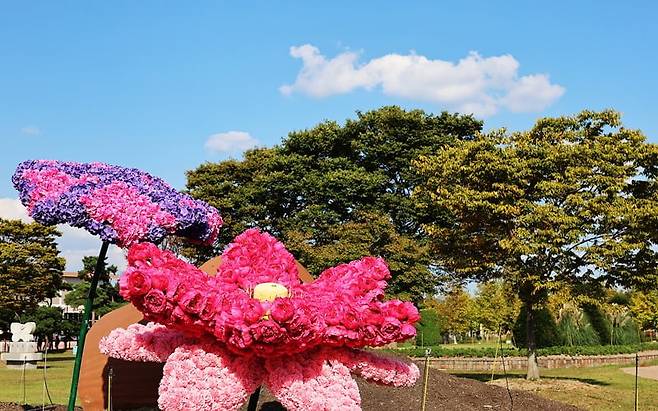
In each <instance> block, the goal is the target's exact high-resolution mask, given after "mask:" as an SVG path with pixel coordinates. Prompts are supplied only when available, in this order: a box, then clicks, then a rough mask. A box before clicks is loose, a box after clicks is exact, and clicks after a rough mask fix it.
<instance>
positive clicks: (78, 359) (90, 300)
mask: <svg viewBox="0 0 658 411" xmlns="http://www.w3.org/2000/svg"><path fill="white" fill-rule="evenodd" d="M109 245H110V243H108V242H107V241H103V245H102V246H101V250H100V252H99V253H98V260H97V261H96V268H95V269H94V276H93V277H92V278H91V284H90V285H89V294H87V300H86V301H85V311H84V314H83V317H82V324H81V325H80V335H79V336H78V344H77V348H76V352H75V365H74V366H73V376H72V377H71V393H70V394H69V406H68V411H73V410H74V409H75V400H76V399H77V397H78V380H79V379H80V366H81V365H82V352H83V351H84V348H85V338H86V337H87V331H89V322H90V321H91V312H92V310H93V308H94V298H96V287H98V279H99V278H100V276H101V274H102V273H103V271H104V268H105V256H106V255H107V248H108V246H109Z"/></svg>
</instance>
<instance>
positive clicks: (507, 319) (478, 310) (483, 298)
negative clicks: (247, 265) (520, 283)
mask: <svg viewBox="0 0 658 411" xmlns="http://www.w3.org/2000/svg"><path fill="white" fill-rule="evenodd" d="M519 310H520V302H519V299H518V297H517V296H516V294H515V293H514V291H513V290H512V289H511V288H510V287H509V286H508V284H505V283H504V282H502V281H487V282H484V283H480V284H478V286H477V292H476V294H475V301H474V302H473V311H474V315H475V318H476V321H477V322H479V323H480V324H482V326H483V327H484V328H485V329H487V330H489V331H493V332H499V331H501V332H507V331H510V330H511V329H512V327H513V325H514V321H516V318H517V317H518V315H519Z"/></svg>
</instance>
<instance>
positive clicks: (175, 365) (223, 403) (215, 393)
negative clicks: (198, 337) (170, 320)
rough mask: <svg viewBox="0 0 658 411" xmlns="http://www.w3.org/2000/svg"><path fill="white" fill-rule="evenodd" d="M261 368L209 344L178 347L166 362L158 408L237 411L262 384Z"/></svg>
mask: <svg viewBox="0 0 658 411" xmlns="http://www.w3.org/2000/svg"><path fill="white" fill-rule="evenodd" d="M262 373H263V367H262V365H261V364H259V363H258V360H256V359H253V357H251V358H250V357H239V358H236V357H235V356H234V355H231V354H229V353H227V352H226V351H224V350H222V349H221V348H219V347H213V346H211V345H186V346H182V347H179V348H178V349H176V351H174V353H173V354H172V355H171V356H170V357H169V359H168V360H167V362H166V363H165V366H164V370H163V376H162V381H161V382H160V389H159V390H158V392H159V395H160V396H159V399H158V406H159V407H160V409H162V410H167V411H170V410H180V411H183V410H185V411H189V410H204V411H205V410H208V411H211V410H222V411H231V410H237V409H239V408H240V406H242V404H244V403H245V402H246V401H247V398H248V397H249V395H250V394H251V393H252V392H253V391H254V390H255V389H256V388H257V387H258V386H259V385H260V384H261V381H262V375H263V374H262Z"/></svg>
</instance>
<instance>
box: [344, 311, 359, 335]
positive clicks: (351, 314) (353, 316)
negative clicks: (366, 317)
mask: <svg viewBox="0 0 658 411" xmlns="http://www.w3.org/2000/svg"><path fill="white" fill-rule="evenodd" d="M341 323H342V324H343V325H344V326H345V327H346V328H347V329H349V330H356V329H357V328H359V325H360V318H359V313H357V312H356V311H355V310H354V309H353V308H349V309H347V310H346V311H345V314H344V315H343V319H342V321H341Z"/></svg>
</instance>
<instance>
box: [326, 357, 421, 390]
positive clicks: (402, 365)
mask: <svg viewBox="0 0 658 411" xmlns="http://www.w3.org/2000/svg"><path fill="white" fill-rule="evenodd" d="M333 351H334V353H333V355H332V354H329V358H336V359H338V360H339V361H340V362H341V363H343V364H344V365H345V366H347V368H349V369H350V371H352V372H353V373H354V374H356V375H358V376H360V377H362V378H363V379H365V380H367V381H371V382H375V383H378V384H382V385H392V386H395V387H410V386H412V385H414V383H415V382H416V380H417V379H418V377H419V376H420V370H419V369H418V367H417V366H416V364H414V363H412V362H407V361H403V360H401V359H399V358H395V357H385V356H382V355H377V354H375V353H372V352H368V351H363V350H354V349H348V348H344V349H335V350H333Z"/></svg>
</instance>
